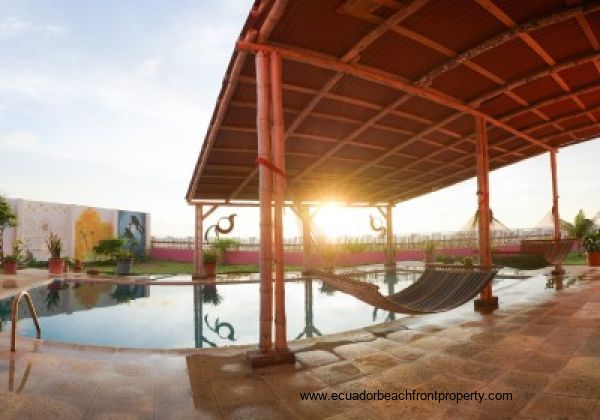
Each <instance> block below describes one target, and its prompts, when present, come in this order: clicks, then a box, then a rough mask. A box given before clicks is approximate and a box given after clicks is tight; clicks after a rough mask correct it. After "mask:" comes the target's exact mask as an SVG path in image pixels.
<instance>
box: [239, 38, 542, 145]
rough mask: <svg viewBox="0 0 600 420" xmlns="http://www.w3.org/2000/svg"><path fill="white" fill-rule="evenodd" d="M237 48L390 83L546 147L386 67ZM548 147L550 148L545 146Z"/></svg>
mask: <svg viewBox="0 0 600 420" xmlns="http://www.w3.org/2000/svg"><path fill="white" fill-rule="evenodd" d="M237 48H238V49H240V50H246V51H252V52H254V53H256V52H258V51H277V52H278V53H280V54H281V56H282V57H283V58H285V59H288V60H293V61H297V62H301V63H306V64H309V65H313V66H316V67H321V68H325V69H329V70H334V71H337V72H344V73H347V74H349V75H351V76H354V77H356V78H359V79H364V80H367V81H370V82H373V83H376V84H381V85H386V86H389V87H392V88H394V89H397V90H400V91H404V92H406V93H407V94H409V95H414V96H418V97H422V98H424V99H427V100H429V101H431V102H434V103H437V104H439V105H442V106H446V107H448V108H452V109H455V110H457V111H460V112H463V113H466V114H469V115H472V116H475V117H482V118H485V120H486V121H487V122H489V123H490V124H493V125H495V126H498V127H500V128H502V129H503V130H505V131H508V132H510V133H513V134H514V135H516V136H519V137H521V138H523V139H524V140H527V141H529V142H530V143H532V144H536V145H538V146H540V147H543V148H547V146H546V145H545V144H543V143H542V142H540V141H538V140H537V139H535V138H534V137H532V136H530V135H528V134H525V133H523V132H522V131H520V130H517V129H516V128H514V127H511V126H510V125H508V124H506V123H504V122H502V121H499V120H498V119H496V118H494V117H491V116H490V115H487V114H485V113H483V112H481V111H479V110H477V109H475V108H473V107H471V106H469V105H468V104H465V103H464V102H462V101H460V100H458V99H456V98H454V97H452V96H450V95H447V94H445V93H442V92H439V91H436V90H433V89H429V88H422V87H418V86H414V85H413V84H411V83H407V82H406V81H404V80H403V79H402V78H401V77H398V76H396V75H395V74H391V73H389V72H386V71H382V70H379V69H375V68H372V67H368V66H363V65H360V64H356V63H353V64H348V63H343V62H341V61H339V60H338V59H336V58H335V57H331V56H329V55H326V54H319V53H315V52H312V51H307V50H303V49H299V48H294V47H288V46H279V45H272V44H258V43H254V42H247V41H238V42H237ZM548 150H550V149H549V148H548Z"/></svg>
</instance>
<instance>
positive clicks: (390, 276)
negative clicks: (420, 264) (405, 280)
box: [373, 271, 414, 322]
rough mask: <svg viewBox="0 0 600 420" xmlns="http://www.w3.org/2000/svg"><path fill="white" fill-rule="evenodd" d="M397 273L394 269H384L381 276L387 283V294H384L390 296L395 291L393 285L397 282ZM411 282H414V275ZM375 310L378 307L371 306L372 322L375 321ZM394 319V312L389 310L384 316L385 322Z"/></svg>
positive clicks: (377, 309)
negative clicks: (383, 273)
mask: <svg viewBox="0 0 600 420" xmlns="http://www.w3.org/2000/svg"><path fill="white" fill-rule="evenodd" d="M398 281H399V279H398V274H397V273H396V272H395V271H386V272H385V275H384V277H383V282H384V283H385V284H386V285H387V295H386V296H391V295H393V294H394V293H396V291H395V286H396V284H398ZM413 282H414V276H413ZM377 311H379V308H377V307H374V308H373V322H375V320H376V319H377ZM395 319H396V312H392V311H389V312H388V314H387V317H386V318H385V320H386V322H387V321H394V320H395Z"/></svg>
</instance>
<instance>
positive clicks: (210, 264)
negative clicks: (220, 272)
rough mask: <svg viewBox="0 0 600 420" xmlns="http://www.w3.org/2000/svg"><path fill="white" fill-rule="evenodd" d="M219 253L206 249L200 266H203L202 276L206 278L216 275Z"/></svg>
mask: <svg viewBox="0 0 600 420" xmlns="http://www.w3.org/2000/svg"><path fill="white" fill-rule="evenodd" d="M218 257H219V253H218V252H217V250H216V249H207V250H206V251H204V252H203V253H202V264H203V266H204V275H205V276H206V277H215V276H216V275H217V258H218Z"/></svg>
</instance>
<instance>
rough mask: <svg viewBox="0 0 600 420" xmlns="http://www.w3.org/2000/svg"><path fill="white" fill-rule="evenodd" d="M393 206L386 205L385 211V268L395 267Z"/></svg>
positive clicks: (390, 204)
mask: <svg viewBox="0 0 600 420" xmlns="http://www.w3.org/2000/svg"><path fill="white" fill-rule="evenodd" d="M393 220H394V205H393V204H392V203H388V205H387V206H386V210H385V222H386V231H385V265H386V267H390V268H391V267H395V266H396V249H395V247H394V223H393Z"/></svg>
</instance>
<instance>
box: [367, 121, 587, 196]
mask: <svg viewBox="0 0 600 420" xmlns="http://www.w3.org/2000/svg"><path fill="white" fill-rule="evenodd" d="M583 128H588V126H587V125H586V126H584V127H578V128H575V129H574V130H572V131H571V132H575V133H576V132H577V131H578V130H581V129H583ZM563 135H565V133H554V134H550V135H548V136H546V137H542V140H546V141H548V140H551V139H553V138H555V137H560V136H563ZM513 140H515V138H514V137H509V138H506V139H504V140H501V141H499V142H498V143H497V144H504V143H508V142H510V141H513ZM529 147H531V146H530V145H528V144H526V145H523V146H521V147H519V148H517V149H515V150H512V151H509V152H507V153H504V154H502V155H499V156H496V157H494V158H492V159H491V162H495V161H498V160H500V159H503V158H505V157H507V156H509V155H511V154H515V152H519V151H521V150H524V149H527V148H529ZM468 158H469V157H467V156H464V157H461V158H458V159H457V161H458V162H464V161H466V160H467V159H468ZM447 167H448V165H447V164H446V165H443V166H441V167H438V168H437V169H438V170H439V169H444V168H447ZM470 172H472V168H471V167H468V168H466V169H464V170H459V171H457V172H454V173H452V174H451V175H448V176H446V177H443V178H439V179H436V180H435V181H432V182H428V183H426V184H421V185H419V186H417V187H415V188H411V189H409V190H407V191H404V192H403V193H402V194H400V195H396V196H392V197H391V199H392V201H393V202H397V201H402V200H406V199H408V198H410V197H412V196H413V195H414V194H416V193H425V192H430V191H427V190H428V189H429V187H430V186H436V185H440V184H444V183H446V182H447V181H448V180H451V179H454V178H456V177H461V176H464V175H465V174H469V173H470ZM426 175H427V173H423V174H421V175H419V176H416V177H413V178H410V177H409V178H407V179H406V181H404V182H407V181H408V182H410V181H417V180H419V179H421V178H423V177H424V176H426ZM380 181H381V179H380ZM367 187H368V188H370V189H371V190H373V189H374V187H373V186H372V185H368V186H367ZM390 189H391V188H390ZM373 196H374V195H368V196H367V198H372V197H373Z"/></svg>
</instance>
